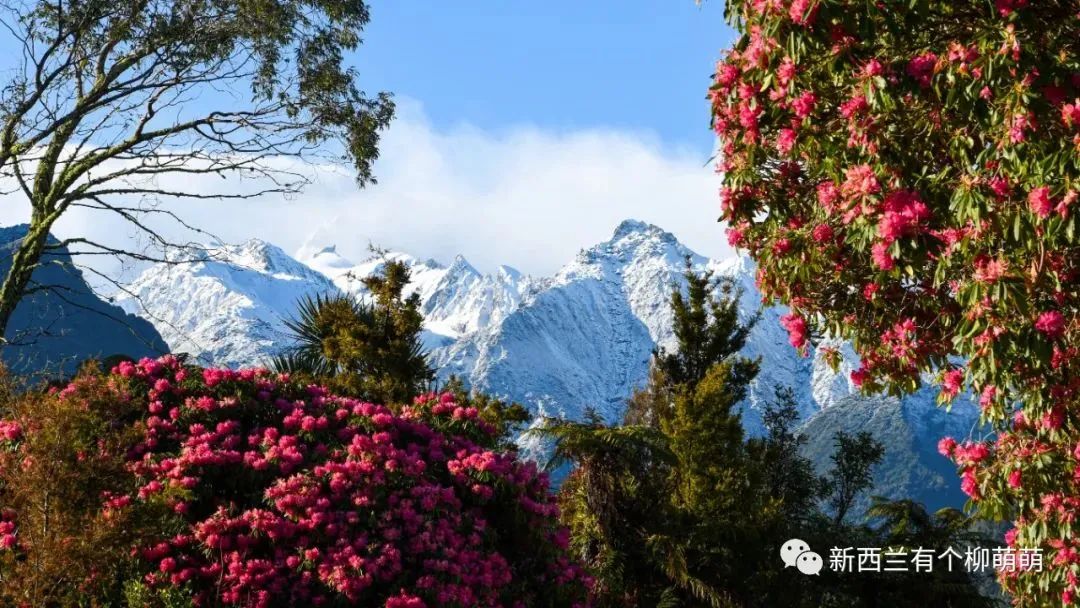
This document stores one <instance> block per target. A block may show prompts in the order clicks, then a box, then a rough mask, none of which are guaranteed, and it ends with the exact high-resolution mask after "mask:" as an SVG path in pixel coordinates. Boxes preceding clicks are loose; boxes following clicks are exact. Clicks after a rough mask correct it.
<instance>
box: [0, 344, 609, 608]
mask: <svg viewBox="0 0 1080 608" xmlns="http://www.w3.org/2000/svg"><path fill="white" fill-rule="evenodd" d="M121 378H122V379H123V380H122V381H121V382H122V386H125V387H126V388H125V389H124V394H125V395H127V397H125V398H129V399H133V400H144V401H145V403H146V411H147V416H146V418H145V424H144V432H143V438H142V440H141V441H140V442H138V444H136V445H134V446H132V448H131V450H130V453H129V455H128V458H129V460H130V469H131V472H132V473H133V474H134V475H135V476H136V479H137V480H138V483H137V489H136V490H135V491H134V492H133V494H132V495H130V496H115V495H111V496H105V497H103V510H105V511H113V512H115V511H122V510H125V509H159V510H163V511H164V512H167V513H170V515H169V517H170V518H171V519H172V520H173V522H172V523H171V524H169V526H168V527H169V528H171V529H174V530H177V531H178V532H176V533H175V534H172V535H170V536H168V537H165V538H162V539H161V541H160V542H157V543H156V544H153V545H151V546H147V547H143V548H141V549H140V550H139V552H138V555H139V556H140V557H141V558H142V559H143V560H144V561H145V563H147V564H148V565H149V572H148V573H147V574H146V577H145V583H146V584H147V585H148V586H149V587H150V588H151V589H153V588H165V587H172V588H177V589H184V590H190V593H191V594H192V595H193V601H194V602H195V603H196V605H226V606H250V607H267V606H272V605H283V604H288V605H300V604H304V605H315V606H319V605H331V604H333V605H336V604H337V603H339V602H348V603H349V604H358V605H369V606H375V605H378V606H386V607H387V608H393V607H399V608H405V607H408V608H422V607H425V606H428V607H432V606H524V605H528V604H530V602H531V601H533V599H535V598H536V597H538V596H540V595H551V594H559V595H560V597H565V598H567V600H566V601H565V602H564V603H562V604H561V605H567V606H571V605H584V604H585V602H586V601H587V600H586V598H587V589H588V584H589V582H588V580H587V579H586V577H585V575H584V574H583V571H582V570H581V568H580V567H578V566H577V565H576V564H575V563H574V562H572V561H571V560H570V559H569V557H568V555H567V553H566V547H567V541H568V538H567V535H566V532H565V530H564V529H562V528H560V527H559V526H558V524H557V523H556V516H557V508H556V506H555V504H554V502H553V499H552V498H551V496H550V495H549V493H548V482H547V478H546V476H545V475H544V474H543V473H540V472H538V471H537V469H536V467H535V465H533V464H532V463H530V462H525V461H521V460H518V459H517V458H516V456H515V455H514V454H513V453H501V452H498V451H495V450H494V449H492V447H491V446H493V445H494V444H495V442H494V438H493V437H492V433H493V429H492V428H491V427H490V426H489V425H487V424H486V423H484V422H483V421H482V420H480V419H479V418H478V413H477V411H476V409H475V408H470V407H462V406H460V405H458V404H456V403H455V402H454V400H453V399H452V397H451V396H449V395H442V396H436V395H429V396H426V397H424V398H422V399H418V400H417V402H416V403H415V404H413V405H411V406H408V407H405V408H404V409H403V410H402V411H401V412H399V413H395V412H392V411H390V410H389V409H387V408H386V407H384V406H380V405H374V404H371V403H363V402H360V401H357V400H354V399H348V398H344V397H338V396H335V395H331V394H329V393H327V391H326V390H324V389H322V388H320V387H317V386H307V387H301V386H297V385H296V384H294V383H292V382H290V381H289V380H288V378H287V377H283V376H278V375H274V374H272V373H270V372H267V371H265V370H242V371H231V370H224V369H207V370H202V371H201V373H199V370H198V369H196V368H190V367H184V366H182V365H181V364H180V362H179V361H178V360H177V359H175V358H173V357H165V358H163V359H158V360H150V359H145V360H143V361H140V362H139V363H137V364H132V363H122V364H120V365H119V366H118V367H117V368H115V369H114V370H113V377H112V380H110V381H115V380H118V379H121ZM60 395H61V398H66V399H80V398H81V397H80V390H79V386H77V385H72V386H71V387H68V388H67V389H64V390H63V391H61V393H60ZM4 538H6V537H4Z"/></svg>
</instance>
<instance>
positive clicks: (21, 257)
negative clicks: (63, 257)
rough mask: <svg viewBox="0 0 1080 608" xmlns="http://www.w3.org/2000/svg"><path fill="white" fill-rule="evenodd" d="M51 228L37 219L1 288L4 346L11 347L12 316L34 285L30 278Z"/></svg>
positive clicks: (1, 338)
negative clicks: (31, 284) (9, 335)
mask: <svg viewBox="0 0 1080 608" xmlns="http://www.w3.org/2000/svg"><path fill="white" fill-rule="evenodd" d="M35 215H37V214H35ZM49 226H50V223H49V222H47V221H46V220H45V219H44V218H41V217H35V218H33V219H32V220H31V222H30V228H29V229H28V230H27V232H26V236H25V237H24V238H23V239H22V242H21V243H19V245H18V246H17V247H15V252H14V254H13V255H12V256H11V268H9V269H8V271H7V276H5V277H4V283H3V285H0V345H3V344H7V327H8V323H9V322H10V321H11V315H12V314H13V313H14V312H15V307H16V306H18V305H19V301H20V300H22V297H23V295H24V294H25V293H26V288H27V286H29V285H30V277H31V276H32V275H33V273H34V269H36V268H37V266H38V263H39V262H40V260H41V256H42V254H43V253H44V252H45V244H46V242H47V240H48V238H49Z"/></svg>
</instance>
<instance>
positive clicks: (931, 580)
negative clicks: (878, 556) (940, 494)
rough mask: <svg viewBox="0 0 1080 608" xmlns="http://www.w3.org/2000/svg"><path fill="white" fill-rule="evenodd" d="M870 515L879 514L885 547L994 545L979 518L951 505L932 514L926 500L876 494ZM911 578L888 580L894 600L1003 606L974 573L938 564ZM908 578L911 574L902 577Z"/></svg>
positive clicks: (953, 607) (950, 606)
mask: <svg viewBox="0 0 1080 608" xmlns="http://www.w3.org/2000/svg"><path fill="white" fill-rule="evenodd" d="M867 516H869V517H870V518H876V519H877V520H878V523H877V525H876V526H875V527H874V530H875V532H876V533H877V535H878V537H879V538H880V539H881V540H880V541H879V543H880V544H881V545H882V546H889V547H892V548H895V549H900V548H908V549H912V548H927V549H933V550H934V551H935V553H936V554H940V553H941V552H943V551H944V550H945V549H946V548H948V547H952V548H954V549H956V550H957V551H960V552H963V551H964V549H966V548H968V547H984V546H987V545H996V544H997V543H996V541H994V539H992V538H989V537H988V536H986V535H984V534H981V533H979V532H978V531H976V529H975V525H976V522H977V520H976V519H975V518H973V517H970V516H968V515H965V514H964V513H963V512H962V511H959V510H957V509H953V508H944V509H939V510H938V511H936V512H934V513H930V512H929V511H928V510H927V509H926V507H925V505H923V504H922V503H919V502H916V501H914V500H911V499H901V500H888V499H886V498H882V497H880V496H875V497H873V499H872V503H871V505H870V507H869V508H868V509H867ZM910 577H911V580H910V581H908V582H910V583H915V582H917V583H918V584H917V585H915V584H907V583H905V582H904V581H890V582H892V583H894V587H895V588H896V591H895V592H894V594H895V597H896V605H898V606H924V605H928V602H934V603H935V604H936V605H940V606H944V607H946V608H990V607H993V606H999V605H1002V603H1001V602H999V601H997V600H995V599H994V598H992V597H988V596H987V595H985V594H983V593H980V592H979V590H978V588H977V586H976V585H974V584H973V579H972V576H971V575H970V574H969V573H968V572H966V571H962V570H957V571H955V572H950V571H945V570H942V569H938V568H936V569H935V570H934V571H933V573H932V574H926V573H922V574H912V575H910ZM904 578H907V577H904Z"/></svg>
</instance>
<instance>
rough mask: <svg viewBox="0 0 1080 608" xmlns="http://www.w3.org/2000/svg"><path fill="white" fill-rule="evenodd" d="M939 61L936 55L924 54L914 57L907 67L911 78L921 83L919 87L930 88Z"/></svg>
mask: <svg viewBox="0 0 1080 608" xmlns="http://www.w3.org/2000/svg"><path fill="white" fill-rule="evenodd" d="M937 60H938V57H937V55H935V54H934V53H924V54H922V55H919V56H917V57H913V58H912V59H911V61H909V62H908V65H907V73H908V76H911V77H912V78H913V79H914V80H915V82H917V83H919V86H921V87H923V88H927V87H929V86H930V79H931V78H932V77H933V76H934V68H935V66H936V65H937Z"/></svg>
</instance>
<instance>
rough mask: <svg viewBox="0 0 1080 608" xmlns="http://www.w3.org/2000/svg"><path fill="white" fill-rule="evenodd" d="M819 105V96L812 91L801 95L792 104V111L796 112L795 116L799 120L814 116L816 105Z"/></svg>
mask: <svg viewBox="0 0 1080 608" xmlns="http://www.w3.org/2000/svg"><path fill="white" fill-rule="evenodd" d="M816 103H817V96H816V95H814V93H812V92H810V91H806V92H805V93H803V94H801V95H799V96H798V97H796V98H795V100H794V101H792V102H791V109H792V110H794V111H795V116H797V117H799V118H806V117H808V116H810V115H811V114H813V112H814V105H815V104H816Z"/></svg>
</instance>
